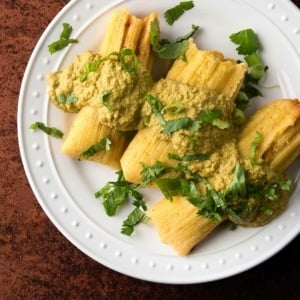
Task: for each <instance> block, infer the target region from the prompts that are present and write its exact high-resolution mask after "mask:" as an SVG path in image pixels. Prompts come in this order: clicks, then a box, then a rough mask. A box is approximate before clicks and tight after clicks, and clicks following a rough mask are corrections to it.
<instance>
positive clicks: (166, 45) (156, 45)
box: [150, 21, 199, 60]
mask: <svg viewBox="0 0 300 300" xmlns="http://www.w3.org/2000/svg"><path fill="white" fill-rule="evenodd" d="M198 28H199V27H198V26H196V25H192V30H191V31H190V32H189V33H187V34H186V35H184V36H182V37H178V38H177V40H176V41H175V42H173V43H171V42H170V41H168V40H160V30H159V26H158V23H157V21H152V22H151V23H150V42H151V45H152V49H153V51H154V52H155V53H156V54H157V55H158V56H159V57H160V58H161V59H164V60H172V59H176V58H178V57H183V58H184V59H185V51H186V50H187V48H188V46H189V42H188V39H189V38H190V37H192V36H193V35H194V34H195V33H196V31H197V30H198Z"/></svg>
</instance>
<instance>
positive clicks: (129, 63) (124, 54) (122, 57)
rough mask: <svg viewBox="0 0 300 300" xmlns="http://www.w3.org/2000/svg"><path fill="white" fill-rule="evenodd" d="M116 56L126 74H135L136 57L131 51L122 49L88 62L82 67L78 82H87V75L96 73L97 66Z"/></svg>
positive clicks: (136, 66)
mask: <svg viewBox="0 0 300 300" xmlns="http://www.w3.org/2000/svg"><path fill="white" fill-rule="evenodd" d="M112 56H116V58H117V59H118V60H119V61H120V63H121V66H122V70H124V71H126V72H128V73H136V72H137V70H138V65H139V61H138V57H137V56H136V54H135V53H134V51H133V50H131V49H127V48H125V49H122V50H121V51H120V52H116V51H113V52H111V53H110V54H108V55H107V56H105V57H103V58H101V59H97V60H94V61H88V62H87V63H86V64H85V65H84V70H83V72H82V73H81V75H80V82H84V81H86V80H87V78H88V75H89V73H91V72H96V71H97V70H98V68H99V66H100V65H101V64H102V63H103V62H104V61H106V60H108V59H109V58H110V57H112Z"/></svg>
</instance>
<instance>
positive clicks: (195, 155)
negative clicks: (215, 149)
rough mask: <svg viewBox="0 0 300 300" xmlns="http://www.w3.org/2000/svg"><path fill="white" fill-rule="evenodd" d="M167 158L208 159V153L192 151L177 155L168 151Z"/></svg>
mask: <svg viewBox="0 0 300 300" xmlns="http://www.w3.org/2000/svg"><path fill="white" fill-rule="evenodd" d="M168 158H169V159H174V160H178V161H193V160H207V159H209V155H208V154H203V153H193V154H188V155H185V156H179V155H177V154H173V153H168Z"/></svg>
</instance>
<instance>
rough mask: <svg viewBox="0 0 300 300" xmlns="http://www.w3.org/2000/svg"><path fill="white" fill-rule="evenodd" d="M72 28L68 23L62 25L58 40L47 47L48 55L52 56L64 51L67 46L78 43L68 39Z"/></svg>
mask: <svg viewBox="0 0 300 300" xmlns="http://www.w3.org/2000/svg"><path fill="white" fill-rule="evenodd" d="M72 30H73V28H72V26H71V25H70V24H68V23H63V29H62V32H61V34H60V36H59V39H58V40H57V41H55V42H53V43H51V44H49V45H48V50H49V52H50V54H53V53H55V52H57V51H59V50H62V49H64V48H65V47H67V46H68V45H69V44H74V43H78V40H76V39H72V38H70V36H71V33H72Z"/></svg>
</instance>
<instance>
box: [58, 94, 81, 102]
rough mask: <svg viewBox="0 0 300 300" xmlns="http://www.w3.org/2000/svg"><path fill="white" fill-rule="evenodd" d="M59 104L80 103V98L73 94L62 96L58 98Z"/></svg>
mask: <svg viewBox="0 0 300 300" xmlns="http://www.w3.org/2000/svg"><path fill="white" fill-rule="evenodd" d="M56 98H57V102H58V103H62V104H66V105H69V104H74V103H76V102H77V101H78V98H77V97H76V96H75V95H74V94H73V93H68V94H60V95H58V96H57V97H56Z"/></svg>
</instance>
